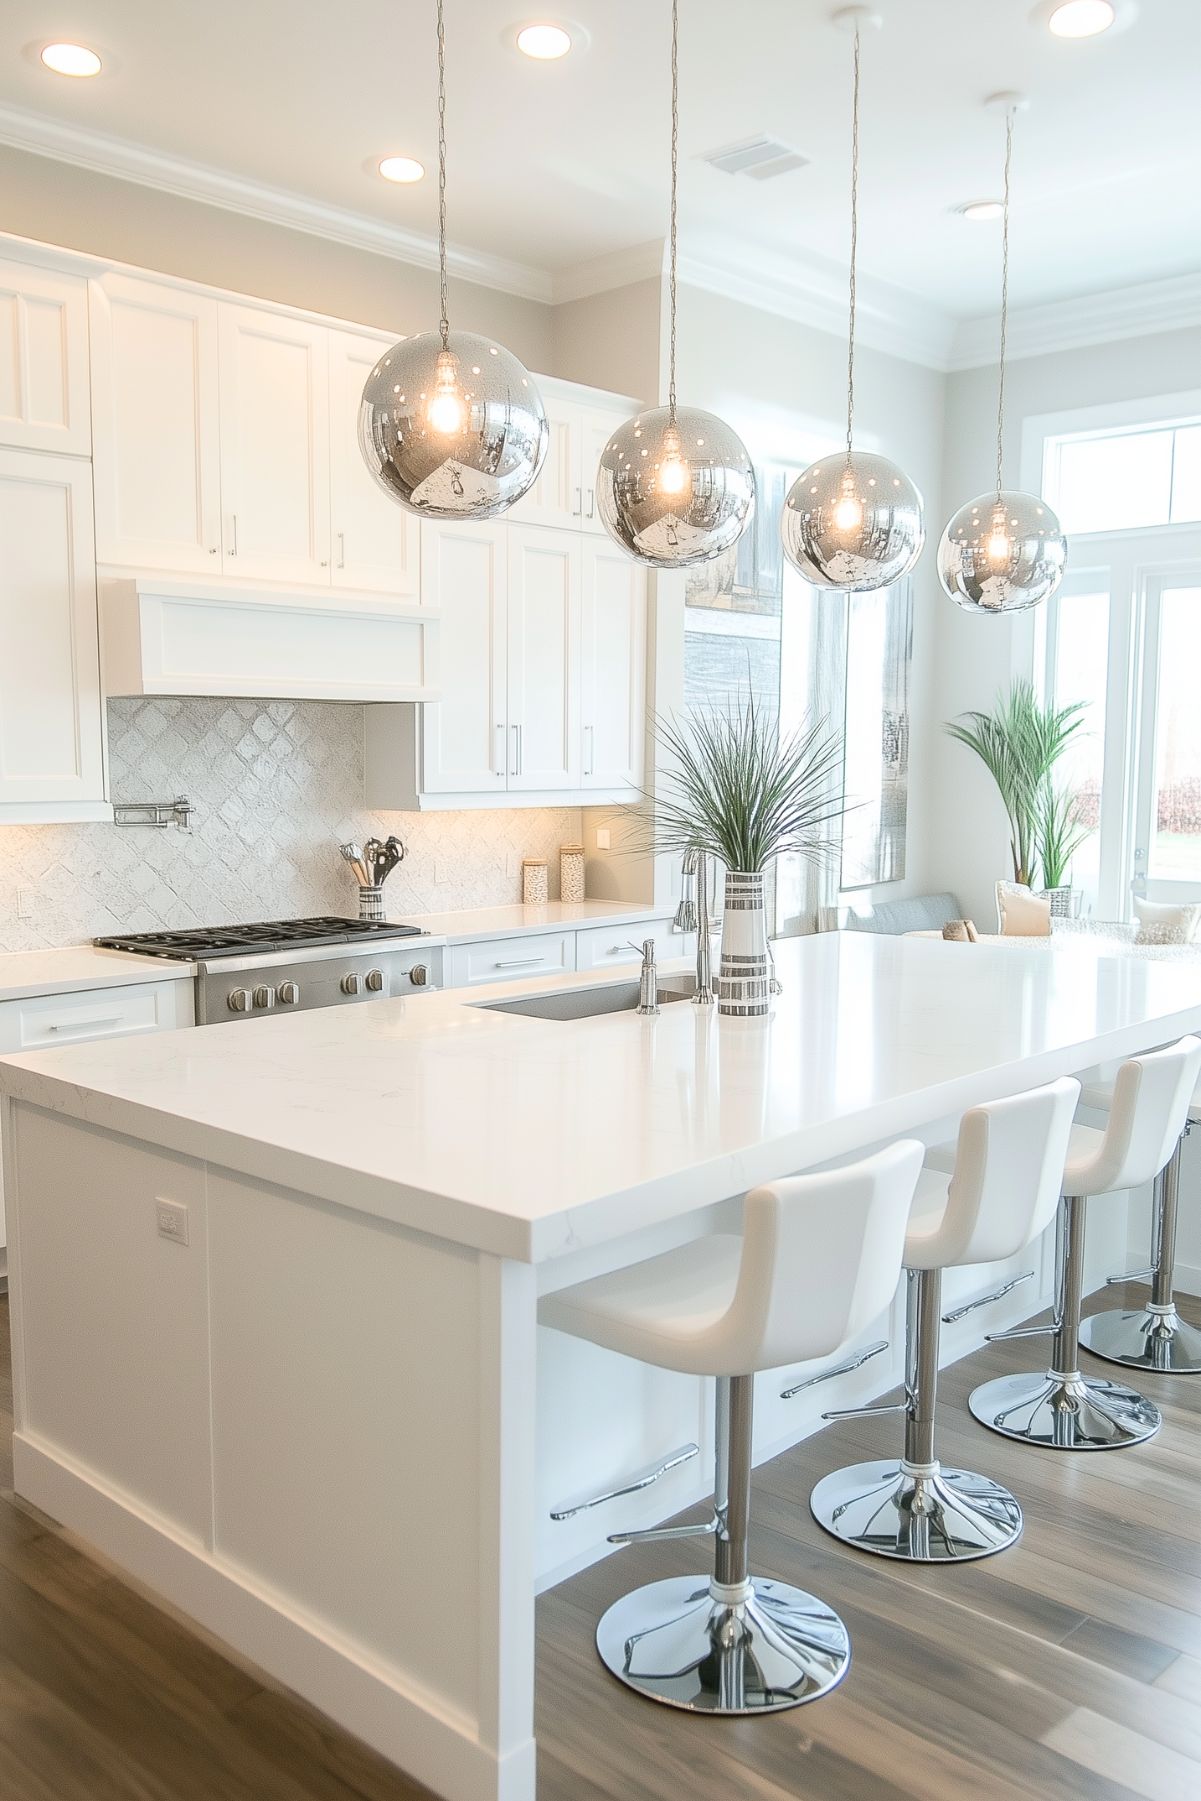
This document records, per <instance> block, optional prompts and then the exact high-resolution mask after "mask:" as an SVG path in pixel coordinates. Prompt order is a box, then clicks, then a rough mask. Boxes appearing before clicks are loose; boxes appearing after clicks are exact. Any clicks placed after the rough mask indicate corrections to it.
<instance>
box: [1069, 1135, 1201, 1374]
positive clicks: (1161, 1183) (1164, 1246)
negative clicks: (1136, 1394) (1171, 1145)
mask: <svg viewBox="0 0 1201 1801" xmlns="http://www.w3.org/2000/svg"><path fill="white" fill-rule="evenodd" d="M1190 1130H1191V1125H1186V1126H1185V1128H1184V1131H1183V1132H1182V1134H1181V1136H1180V1139H1179V1142H1178V1143H1177V1145H1176V1149H1175V1150H1174V1151H1173V1153H1172V1156H1171V1159H1170V1161H1169V1162H1168V1163H1167V1165H1166V1166H1165V1168H1164V1170H1163V1171H1162V1173H1161V1174H1160V1176H1159V1178H1158V1180H1157V1182H1156V1188H1155V1236H1154V1244H1153V1247H1152V1252H1151V1259H1152V1268H1151V1271H1150V1272H1149V1273H1150V1275H1151V1299H1150V1301H1148V1303H1147V1305H1146V1306H1145V1307H1140V1308H1134V1309H1130V1310H1125V1309H1121V1308H1109V1309H1107V1310H1106V1311H1105V1312H1104V1313H1094V1314H1092V1315H1091V1317H1090V1318H1089V1319H1086V1320H1085V1321H1084V1323H1083V1325H1082V1326H1081V1328H1080V1342H1081V1344H1083V1345H1084V1346H1086V1347H1087V1349H1088V1350H1090V1351H1091V1352H1092V1354H1093V1356H1094V1357H1104V1358H1105V1360H1106V1361H1107V1362H1108V1363H1125V1364H1128V1365H1129V1366H1130V1367H1131V1368H1132V1369H1144V1370H1157V1371H1159V1372H1160V1373H1161V1374H1164V1375H1169V1376H1184V1375H1189V1376H1192V1375H1197V1374H1198V1373H1201V1331H1198V1329H1197V1327H1196V1326H1190V1325H1189V1324H1188V1322H1187V1320H1182V1319H1181V1317H1180V1315H1179V1314H1178V1313H1177V1311H1176V1303H1175V1301H1174V1299H1173V1296H1172V1282H1173V1274H1174V1268H1175V1262H1176V1217H1177V1212H1178V1209H1179V1204H1180V1164H1181V1157H1182V1155H1183V1151H1184V1141H1185V1139H1186V1138H1187V1137H1188V1135H1189V1132H1190ZM1118 1279H1119V1278H1115V1280H1118Z"/></svg>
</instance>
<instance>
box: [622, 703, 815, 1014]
mask: <svg viewBox="0 0 1201 1801" xmlns="http://www.w3.org/2000/svg"><path fill="white" fill-rule="evenodd" d="M654 729H655V735H656V737H657V739H658V741H659V744H660V747H661V749H662V750H663V752H664V753H665V765H666V766H665V768H664V770H663V773H662V775H661V778H660V781H659V785H658V788H657V791H656V792H655V793H654V794H653V795H648V796H647V801H648V803H649V817H650V837H651V843H652V846H653V848H654V849H655V850H658V851H672V852H680V853H682V852H686V851H693V850H695V851H700V852H701V853H702V854H703V855H707V856H711V857H716V858H717V859H718V860H719V861H720V862H721V863H723V864H724V865H725V867H726V872H727V873H726V878H725V908H724V912H723V915H722V938H721V963H720V967H719V972H718V978H717V1007H718V1012H719V1013H725V1014H736V1015H739V1016H740V1017H743V1018H746V1017H753V1016H760V1015H764V1014H766V1013H767V1012H768V1011H769V1010H770V1005H771V968H770V953H769V951H768V944H767V917H766V912H765V906H764V877H765V872H766V871H767V870H768V868H769V867H770V865H771V864H772V863H773V862H774V861H775V860H776V858H778V857H781V856H784V855H785V854H788V853H795V854H797V855H800V856H802V857H807V858H811V859H813V860H814V861H819V860H821V859H823V858H825V857H826V856H828V855H829V854H830V851H831V849H832V843H831V838H830V832H829V828H830V826H831V824H832V823H833V821H835V820H836V819H838V818H840V817H841V815H842V814H843V812H844V811H845V807H844V803H843V799H842V781H841V775H842V740H841V739H840V738H839V736H838V735H837V734H836V733H834V732H832V731H831V730H830V729H829V728H828V726H827V724H826V722H825V720H821V719H814V720H810V721H807V722H806V724H805V725H804V726H803V727H802V728H801V729H800V730H799V731H797V732H795V733H791V734H783V735H782V734H781V733H780V731H779V728H778V725H777V721H776V717H775V714H774V713H773V712H771V711H769V710H768V709H766V708H765V707H764V706H763V705H762V703H761V702H759V701H756V700H755V698H754V696H753V695H751V694H746V695H740V696H739V697H738V698H736V699H735V698H731V700H730V702H729V703H728V704H727V706H726V707H725V708H724V709H712V710H710V711H707V712H698V713H696V714H694V715H692V716H690V717H689V718H688V719H687V720H680V719H677V718H675V717H669V718H659V719H656V721H655V728H654Z"/></svg>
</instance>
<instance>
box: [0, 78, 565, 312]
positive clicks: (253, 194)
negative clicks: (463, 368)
mask: <svg viewBox="0 0 1201 1801" xmlns="http://www.w3.org/2000/svg"><path fill="white" fill-rule="evenodd" d="M0 144H6V145H8V146H9V147H10V148H11V149H14V150H25V151H28V152H30V153H31V154H32V155H34V156H45V157H50V158H52V159H53V160H54V161H55V162H60V163H73V164H75V165H76V166H77V167H79V168H82V169H90V170H92V171H95V172H99V173H100V174H102V175H113V176H116V177H117V178H118V179H119V180H122V181H132V182H137V183H138V184H139V185H140V186H142V187H149V188H156V189H158V191H159V192H160V193H164V194H174V195H176V196H177V197H178V198H179V199H182V200H197V201H200V202H202V203H203V204H205V205H208V206H219V207H223V208H224V209H225V210H226V211H227V212H234V213H241V214H243V215H244V216H245V217H247V218H250V219H262V220H263V221H264V222H266V223H268V224H271V225H283V226H287V227H288V228H289V229H291V230H292V231H303V232H307V233H308V234H309V235H310V236H312V237H319V238H326V239H328V240H331V241H332V242H334V243H337V244H346V245H348V246H349V247H350V248H352V249H355V250H370V251H374V252H375V253H376V255H379V256H390V257H394V258H396V259H397V261H400V262H405V263H411V264H413V265H414V266H415V267H417V268H419V269H436V268H437V267H438V244H437V240H436V239H434V238H431V237H427V236H425V235H424V234H423V233H421V232H415V231H407V230H405V228H404V227H403V226H399V225H390V224H388V223H387V222H386V221H384V220H382V219H373V218H371V217H370V216H369V215H367V214H363V213H354V212H349V211H347V210H345V209H344V208H342V207H337V206H330V205H328V204H326V203H325V202H323V201H320V200H311V199H309V198H308V197H307V196H306V195H303V194H295V193H292V192H291V191H290V190H288V189H286V188H274V187H269V186H268V185H267V184H266V183H264V182H257V181H251V180H249V179H247V178H246V177H244V176H240V175H232V174H230V173H228V172H227V171H226V170H223V169H214V168H210V167H209V166H208V165H207V164H204V163H195V162H190V161H188V160H187V159H185V158H183V157H178V156H171V155H169V154H168V153H166V152H164V151H159V150H149V149H147V148H146V147H145V146H144V145H141V144H134V143H131V142H130V141H129V140H128V139H126V138H118V137H113V136H111V135H110V134H109V133H107V132H100V131H92V130H89V129H87V128H85V127H83V126H78V125H68V124H64V123H63V122H62V121H61V120H57V119H51V118H47V117H46V116H44V115H43V114H40V113H31V112H26V111H25V110H24V109H23V108H21V107H17V106H7V105H0ZM447 264H448V267H449V269H450V273H451V274H452V275H454V276H457V277H458V278H459V279H460V280H461V281H472V282H478V283H479V284H480V285H481V286H483V287H489V288H497V289H499V290H500V291H501V292H502V293H505V294H516V295H519V296H520V297H521V298H522V299H523V300H538V301H541V302H542V303H543V304H544V305H549V304H550V303H551V302H552V301H553V298H554V294H553V281H552V277H551V276H550V274H549V273H548V272H547V271H546V270H545V269H538V268H535V267H533V266H532V265H531V264H529V263H519V262H513V261H510V260H509V259H508V258H505V257H499V256H492V255H490V254H489V253H488V252H486V251H480V250H471V249H466V248H464V247H463V246H461V245H457V244H452V245H450V246H449V247H448V251H447Z"/></svg>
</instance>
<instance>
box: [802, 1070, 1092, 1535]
mask: <svg viewBox="0 0 1201 1801" xmlns="http://www.w3.org/2000/svg"><path fill="white" fill-rule="evenodd" d="M1079 1094H1080V1084H1079V1082H1076V1081H1072V1080H1070V1079H1064V1080H1062V1081H1058V1082H1051V1083H1049V1084H1048V1085H1047V1086H1046V1087H1045V1088H1035V1089H1033V1090H1031V1091H1030V1092H1029V1093H1027V1094H1015V1095H1011V1096H1009V1097H1008V1098H1007V1099H1005V1100H999V1101H989V1102H988V1103H986V1104H985V1105H984V1106H981V1107H973V1108H971V1109H970V1110H969V1111H968V1112H967V1113H965V1114H964V1116H963V1119H962V1121H961V1122H960V1127H959V1138H958V1141H957V1143H955V1144H952V1145H948V1146H945V1147H944V1146H939V1147H938V1148H937V1149H936V1150H935V1151H933V1152H930V1153H928V1155H927V1159H926V1166H925V1168H924V1169H923V1170H922V1173H921V1175H920V1177H919V1178H918V1185H917V1194H916V1196H915V1198H914V1204H913V1213H912V1215H911V1217H910V1220H909V1229H908V1231H907V1232H906V1234H905V1271H906V1275H907V1277H908V1291H907V1297H906V1299H907V1308H906V1322H905V1399H904V1401H902V1402H900V1403H899V1404H897V1405H896V1406H891V1407H850V1408H841V1409H839V1410H837V1411H835V1412H833V1413H827V1414H825V1415H824V1418H826V1419H828V1420H831V1419H834V1420H837V1419H850V1418H853V1417H855V1416H856V1415H859V1414H879V1413H903V1414H904V1416H905V1445H904V1451H903V1453H902V1455H901V1457H900V1458H899V1459H898V1458H896V1457H892V1458H889V1459H886V1460H885V1461H883V1462H872V1463H856V1464H851V1465H848V1466H847V1467H846V1468H844V1469H839V1470H834V1471H832V1472H831V1474H830V1475H828V1476H826V1477H824V1478H823V1480H822V1481H821V1482H819V1483H818V1484H817V1487H816V1488H815V1489H814V1490H813V1492H812V1494H811V1495H810V1497H809V1505H810V1508H811V1510H812V1512H813V1517H814V1519H815V1520H816V1521H817V1523H818V1525H819V1526H824V1527H825V1529H826V1531H827V1532H832V1533H833V1534H834V1536H835V1537H836V1538H840V1539H842V1541H843V1542H844V1544H848V1545H853V1546H854V1547H855V1549H856V1550H859V1551H872V1552H874V1553H875V1554H876V1555H877V1556H879V1557H900V1558H905V1559H907V1560H909V1561H910V1562H916V1563H962V1562H964V1561H966V1560H967V1559H969V1558H976V1557H989V1556H991V1555H992V1554H993V1552H995V1551H1003V1550H1004V1549H1005V1548H1006V1547H1007V1546H1008V1545H1011V1544H1013V1542H1014V1540H1015V1539H1016V1538H1017V1537H1018V1535H1019V1533H1020V1532H1021V1530H1022V1510H1021V1507H1020V1506H1019V1505H1018V1503H1017V1501H1016V1500H1015V1499H1014V1497H1013V1495H1011V1494H1010V1492H1009V1490H1008V1489H1007V1488H1002V1487H1001V1485H1000V1483H999V1482H993V1481H992V1480H991V1479H990V1478H989V1477H988V1476H978V1475H976V1474H975V1473H974V1471H971V1470H960V1469H947V1468H945V1467H944V1466H943V1465H942V1464H941V1463H940V1462H939V1459H938V1456H937V1452H936V1448H935V1435H934V1416H935V1398H936V1393H937V1385H938V1346H939V1328H940V1317H939V1311H940V1307H941V1304H942V1302H941V1297H942V1272H943V1270H945V1269H958V1268H960V1267H962V1266H963V1265H965V1264H972V1263H999V1262H1001V1261H1002V1259H1003V1258H1006V1257H1012V1256H1015V1255H1016V1253H1017V1252H1018V1251H1020V1250H1023V1249H1024V1248H1025V1247H1026V1245H1028V1244H1030V1243H1031V1242H1032V1241H1033V1240H1034V1239H1036V1238H1040V1237H1041V1236H1042V1234H1043V1232H1044V1231H1045V1230H1046V1228H1047V1227H1048V1226H1049V1225H1050V1224H1051V1221H1052V1220H1053V1219H1054V1217H1055V1209H1056V1206H1057V1204H1058V1201H1059V1191H1060V1179H1061V1177H1062V1174H1063V1166H1064V1161H1065V1159H1066V1157H1067V1150H1068V1136H1069V1134H1070V1132H1071V1129H1072V1114H1073V1112H1074V1110H1075V1107H1076V1101H1077V1098H1078V1096H1079Z"/></svg>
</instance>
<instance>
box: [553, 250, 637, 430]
mask: <svg viewBox="0 0 1201 1801" xmlns="http://www.w3.org/2000/svg"><path fill="white" fill-rule="evenodd" d="M662 291H663V283H662V281H661V280H660V278H659V277H658V276H652V277H650V278H649V279H648V280H646V281H638V282H631V283H630V284H629V285H628V286H626V287H623V288H611V289H609V291H608V292H607V293H604V294H589V295H587V296H585V298H584V299H582V300H568V301H564V302H562V304H561V305H559V306H556V307H555V308H554V316H553V322H552V326H551V341H552V346H553V351H552V354H553V359H554V361H553V373H554V374H555V375H561V376H563V377H564V378H565V380H567V381H582V382H587V383H588V384H589V385H590V386H591V387H594V388H609V389H611V390H613V391H614V392H616V393H618V394H629V395H631V396H632V397H633V398H634V399H635V400H641V401H644V402H650V403H654V402H655V401H657V400H658V398H659V383H660V358H659V339H660V325H661V321H660V305H661V299H662Z"/></svg>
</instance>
